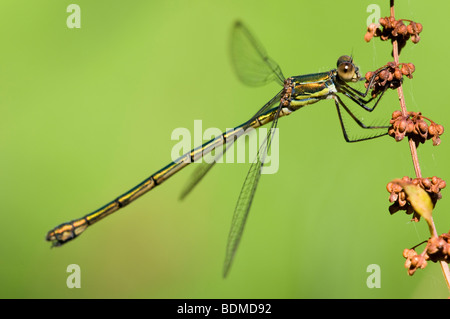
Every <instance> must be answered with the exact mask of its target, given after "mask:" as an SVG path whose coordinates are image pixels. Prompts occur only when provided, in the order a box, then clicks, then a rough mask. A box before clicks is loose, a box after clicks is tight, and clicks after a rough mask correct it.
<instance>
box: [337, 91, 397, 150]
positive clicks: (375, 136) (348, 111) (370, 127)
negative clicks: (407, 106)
mask: <svg viewBox="0 0 450 319" xmlns="http://www.w3.org/2000/svg"><path fill="white" fill-rule="evenodd" d="M334 103H335V104H336V110H337V112H338V116H339V122H340V123H341V128H342V133H343V134H344V139H345V141H346V142H348V143H354V142H360V141H366V140H371V139H374V138H377V137H380V136H384V135H387V134H388V132H384V133H379V134H376V135H373V136H369V137H364V138H358V139H350V138H349V137H348V134H347V130H346V129H345V124H344V121H343V119H342V114H341V110H340V107H341V106H342V107H343V108H344V110H345V111H346V112H347V113H348V114H349V115H350V116H351V118H352V119H353V120H354V121H355V122H356V123H357V124H358V125H359V126H360V127H361V128H363V129H382V128H386V129H387V128H389V126H371V125H365V124H364V123H363V122H361V121H360V120H359V119H358V118H357V117H356V116H355V115H354V114H353V113H352V112H351V111H350V109H349V108H348V107H347V106H346V105H345V104H344V103H343V102H342V100H341V99H340V98H339V97H338V96H335V101H334Z"/></svg>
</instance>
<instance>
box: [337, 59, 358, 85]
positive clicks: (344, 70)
mask: <svg viewBox="0 0 450 319" xmlns="http://www.w3.org/2000/svg"><path fill="white" fill-rule="evenodd" d="M337 72H338V75H339V77H340V78H341V79H342V80H344V81H345V82H349V81H352V80H353V78H354V77H355V66H354V65H353V63H351V62H342V63H340V64H339V65H338V68H337Z"/></svg>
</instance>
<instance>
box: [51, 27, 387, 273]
mask: <svg viewBox="0 0 450 319" xmlns="http://www.w3.org/2000/svg"><path fill="white" fill-rule="evenodd" d="M231 39H232V41H231V55H232V60H233V65H234V67H235V71H236V73H237V75H238V77H239V78H240V79H241V80H242V81H243V82H244V83H246V84H248V85H253V86H255V85H263V84H266V83H268V82H270V81H276V82H278V83H279V84H280V85H282V86H283V89H282V90H281V91H280V92H278V93H277V94H276V95H275V96H274V97H273V98H272V99H271V100H270V101H269V102H267V103H266V104H265V105H264V106H263V107H262V108H261V109H260V110H259V111H258V112H256V114H255V115H253V116H252V117H251V118H250V119H249V120H248V121H246V122H245V123H243V124H241V125H239V126H237V127H235V128H234V129H232V130H229V131H226V132H224V133H222V134H221V135H219V136H217V137H216V138H214V139H212V140H210V141H208V142H206V143H204V144H203V145H201V146H199V147H197V148H194V149H193V150H191V151H190V152H188V153H186V154H184V155H182V156H181V157H179V158H178V159H177V160H175V161H173V162H171V163H170V164H169V165H167V166H165V167H164V168H162V169H160V170H159V171H157V172H156V173H154V174H153V175H152V176H150V177H149V178H147V179H146V180H144V181H143V182H142V183H140V184H139V185H137V186H135V187H134V188H132V189H131V190H129V191H128V192H126V193H124V194H123V195H120V196H119V197H117V198H116V199H114V200H113V201H111V202H109V203H108V204H106V205H105V206H103V207H101V208H99V209H97V210H96V211H94V212H92V213H90V214H88V215H86V216H84V217H82V218H79V219H76V220H73V221H71V222H68V223H64V224H61V225H59V226H57V227H55V228H54V229H52V230H51V231H49V232H48V234H47V240H48V241H52V242H53V246H60V245H62V244H64V243H67V242H68V241H70V240H72V239H74V238H76V237H77V236H79V235H80V234H81V233H82V232H83V231H85V230H86V228H87V227H88V226H90V225H92V224H94V223H96V222H98V221H99V220H101V219H102V218H104V217H106V216H108V215H110V214H112V213H114V212H115V211H117V210H119V209H120V208H122V207H124V206H126V205H128V204H129V203H131V202H133V201H134V200H136V199H137V198H139V197H141V196H142V195H143V194H145V193H147V192H148V191H150V190H151V189H153V188H154V187H156V186H157V185H160V184H161V183H163V182H164V181H165V180H167V179H168V178H169V177H171V176H172V175H174V174H175V173H177V172H179V171H180V170H181V169H182V168H184V167H185V166H187V165H189V164H190V163H193V162H195V161H197V160H198V159H200V158H201V157H202V156H204V155H205V154H208V153H210V152H211V151H213V150H217V149H220V148H222V152H221V153H220V155H223V153H224V152H225V151H226V150H227V149H228V148H229V147H230V146H231V145H232V144H233V142H234V141H235V140H236V139H237V138H238V137H239V136H241V135H242V134H244V132H245V131H246V130H247V129H250V128H258V127H260V126H262V125H265V124H267V123H269V122H272V126H271V129H270V130H268V133H267V137H266V139H265V141H264V143H262V145H261V147H260V149H259V152H258V155H257V158H256V160H255V161H254V162H253V163H252V164H251V167H250V170H249V172H248V174H247V177H246V178H245V181H244V185H243V186H242V189H241V192H240V195H239V198H238V201H237V204H236V207H235V211H234V215H233V219H232V224H231V229H230V233H229V238H228V243H227V248H226V257H225V263H224V270H223V275H224V277H225V276H226V275H227V274H228V271H229V269H230V266H231V263H232V261H233V258H234V255H235V253H236V249H237V247H238V244H239V241H240V239H241V235H242V232H243V230H244V225H245V222H246V220H247V216H248V213H249V210H250V206H251V203H252V200H253V197H254V195H255V190H256V187H257V185H258V181H259V178H260V176H261V169H262V167H263V165H264V159H265V154H267V151H268V150H269V149H270V145H271V141H272V138H273V132H275V130H274V129H275V128H276V126H277V122H278V119H279V118H280V117H282V116H285V115H289V114H291V113H292V112H294V111H296V110H298V109H300V108H302V107H304V106H305V105H309V104H313V103H316V102H318V101H321V100H325V99H334V101H335V104H336V109H337V112H338V117H339V121H340V123H341V128H342V132H343V134H344V138H345V140H346V141H347V142H357V141H363V140H368V139H372V138H375V137H379V136H382V135H386V134H387V130H383V131H382V132H379V133H376V134H372V135H370V136H369V137H364V138H359V139H351V138H349V136H348V134H347V130H346V126H345V124H344V122H343V120H342V113H341V112H342V110H344V111H345V112H346V113H348V114H349V115H350V117H351V118H352V119H353V120H354V121H355V122H356V123H357V124H358V125H359V126H360V127H361V128H363V129H385V128H387V126H370V125H365V124H364V123H363V122H362V121H361V120H359V119H358V117H357V116H355V115H354V113H353V112H352V111H351V110H350V109H349V108H348V107H347V106H346V105H345V104H344V102H343V101H342V99H341V97H339V95H338V93H340V94H342V95H344V96H346V97H347V98H349V99H350V100H351V101H352V102H354V103H356V104H357V105H358V106H360V107H361V108H363V109H364V110H366V111H373V110H374V109H375V107H376V106H377V104H378V102H379V101H380V99H381V97H382V96H383V93H384V92H385V90H383V91H382V92H381V93H380V94H379V95H378V97H377V98H376V97H370V98H369V99H367V100H365V98H366V96H367V94H368V92H369V90H370V88H371V85H372V84H373V81H374V78H375V76H376V75H377V73H378V72H379V71H381V70H379V71H378V72H376V73H375V74H374V75H373V77H372V79H371V81H370V82H369V85H368V87H367V88H366V90H365V92H364V93H363V92H360V91H358V90H357V89H355V88H352V87H351V86H350V85H349V83H351V82H358V81H360V80H361V75H360V73H359V69H358V67H357V66H356V65H355V64H354V63H353V59H352V57H350V56H346V55H344V56H341V57H340V58H339V59H338V61H337V68H336V69H332V70H330V71H328V72H322V73H315V74H308V75H299V76H293V77H289V78H285V77H284V76H283V73H282V72H281V69H280V67H279V66H278V64H277V63H275V62H274V61H273V60H272V59H271V58H270V57H269V56H268V55H267V53H266V51H265V50H264V48H263V46H262V45H261V44H260V43H259V42H258V41H257V40H256V39H255V38H254V37H253V36H252V35H251V34H250V32H249V30H248V29H247V28H246V27H245V26H244V25H243V24H242V23H240V22H237V23H235V25H234V27H233V31H232V37H231ZM372 100H375V103H374V105H373V106H372V107H369V106H368V103H369V102H371V101H372ZM220 155H218V156H220ZM216 160H217V158H216ZM214 163H215V161H214V162H213V163H210V164H206V165H205V164H202V166H200V167H199V168H198V170H197V171H196V174H195V175H194V176H193V178H192V179H191V180H190V182H189V185H188V187H187V188H186V190H185V191H184V192H183V194H182V197H184V196H186V195H187V194H188V193H189V192H190V191H191V190H192V189H193V187H194V186H195V185H196V184H197V183H198V182H199V181H200V180H201V179H202V178H203V177H204V176H205V174H206V173H207V172H208V171H209V170H210V169H211V168H212V167H213V165H214Z"/></svg>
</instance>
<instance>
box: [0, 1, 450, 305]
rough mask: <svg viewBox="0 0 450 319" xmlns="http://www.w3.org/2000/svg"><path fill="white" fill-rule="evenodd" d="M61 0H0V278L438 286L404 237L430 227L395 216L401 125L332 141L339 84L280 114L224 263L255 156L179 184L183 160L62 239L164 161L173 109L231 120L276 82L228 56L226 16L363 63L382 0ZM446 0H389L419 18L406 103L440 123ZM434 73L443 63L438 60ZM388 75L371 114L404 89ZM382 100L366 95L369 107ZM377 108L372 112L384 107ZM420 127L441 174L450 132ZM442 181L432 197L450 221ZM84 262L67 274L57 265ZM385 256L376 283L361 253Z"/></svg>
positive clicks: (30, 294) (407, 58)
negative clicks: (256, 78) (386, 132)
mask: <svg viewBox="0 0 450 319" xmlns="http://www.w3.org/2000/svg"><path fill="white" fill-rule="evenodd" d="M70 3H72V2H69V1H61V0H40V1H17V0H14V1H12V0H3V1H2V2H1V4H0V34H1V35H0V41H1V50H0V105H1V108H0V110H1V116H0V121H1V123H0V154H1V155H0V180H1V183H0V187H1V192H0V194H1V195H0V196H1V197H0V199H1V214H0V223H1V232H0V243H1V244H0V297H2V298H414V297H417V298H445V297H447V296H448V290H447V288H446V285H445V283H444V280H443V276H442V274H441V271H440V267H439V266H438V265H436V264H433V263H430V264H429V265H428V267H427V268H426V269H424V270H419V271H418V272H417V273H416V274H415V275H414V276H413V277H409V276H408V275H407V273H406V269H405V268H404V266H403V264H404V259H403V257H402V251H403V249H404V248H407V247H408V248H409V247H412V246H414V245H415V244H417V243H419V242H421V241H422V240H424V239H427V238H428V229H427V226H426V224H425V223H424V222H420V223H418V224H415V223H412V222H410V221H409V220H410V217H409V216H406V215H405V214H404V213H398V214H396V215H394V216H390V215H389V212H388V207H389V202H388V197H389V194H388V192H387V191H386V189H385V187H386V184H387V183H388V182H389V181H390V180H392V179H394V178H399V177H402V176H404V175H409V176H413V175H414V172H413V166H412V162H411V158H410V155H409V148H408V144H407V142H406V141H403V142H400V143H396V142H395V141H394V140H393V139H392V138H388V137H383V138H380V139H378V140H373V141H370V142H364V143H357V144H347V143H345V141H344V139H343V137H342V134H341V131H340V126H339V122H338V120H337V116H336V111H335V107H334V103H333V102H332V101H324V102H321V103H318V104H315V105H313V106H311V107H307V108H305V109H302V110H300V111H298V112H296V113H294V114H292V115H291V116H289V117H287V118H283V119H281V120H280V122H279V127H280V131H279V134H280V169H279V171H278V173H277V174H275V175H264V176H263V177H262V179H261V181H260V185H259V188H258V190H257V193H256V196H255V200H254V204H253V207H252V209H251V212H250V216H249V219H248V223H247V226H246V229H245V232H244V236H243V238H242V242H241V245H240V247H239V250H238V252H237V255H236V258H235V262H234V264H233V267H232V269H231V273H230V275H229V277H228V278H227V279H226V280H224V279H223V278H222V276H221V274H222V264H223V260H224V257H225V245H226V240H227V237H228V231H229V227H230V223H231V218H232V213H233V210H234V205H235V202H236V200H237V197H238V194H239V191H240V188H241V185H242V183H243V180H244V178H245V174H246V171H247V169H248V165H246V164H229V165H217V167H216V168H215V169H214V170H213V171H212V172H211V173H210V175H208V177H207V178H206V179H205V180H204V181H203V182H202V183H201V184H200V185H199V186H198V188H197V189H196V190H195V191H194V192H193V193H192V194H191V196H189V197H188V198H187V199H186V200H185V201H184V202H180V201H178V200H177V199H178V195H179V194H180V192H181V190H182V188H183V186H184V185H185V183H186V182H187V181H188V179H189V177H190V174H191V173H192V171H193V169H192V167H188V168H186V169H185V170H184V171H183V172H181V173H180V174H178V175H177V176H176V177H174V178H173V179H171V180H169V181H167V182H166V183H164V185H162V186H161V187H158V188H156V189H155V190H154V191H152V192H151V193H149V194H147V195H146V196H145V197H143V198H141V199H139V200H138V201H136V202H135V203H133V204H132V205H130V206H128V207H127V208H125V209H124V210H121V211H120V212H118V213H116V214H114V215H113V216H111V217H108V218H107V219H105V220H104V221H102V222H101V223H99V224H98V225H95V226H93V227H92V229H89V230H88V231H86V233H85V234H83V235H82V236H81V237H80V238H78V239H77V240H75V241H73V242H71V243H69V244H67V245H66V246H64V247H60V248H56V249H50V243H48V242H46V241H45V235H46V233H47V231H48V230H50V229H51V228H52V227H54V226H56V225H58V224H60V223H62V222H65V221H69V220H72V219H75V218H78V217H81V216H83V215H85V214H87V213H89V212H91V211H93V210H94V209H96V208H98V207H100V206H101V205H103V204H105V203H106V202H108V201H110V200H112V199H114V198H115V196H117V195H120V194H121V193H123V192H125V191H127V190H128V189H129V188H131V187H133V186H134V185H135V184H137V183H139V182H141V181H142V180H143V179H145V178H146V177H148V176H150V175H151V174H152V173H153V172H155V171H157V170H158V169H159V168H161V167H162V166H164V165H166V164H168V163H169V162H170V152H171V149H172V147H173V146H174V145H175V143H176V141H172V140H171V139H170V136H171V133H172V131H173V130H174V129H175V128H178V127H186V128H188V129H190V130H193V124H194V120H195V119H201V120H203V128H204V129H206V128H208V127H218V128H220V129H225V128H228V127H232V126H235V125H237V124H240V123H242V122H243V121H245V120H246V119H248V118H249V116H251V115H253V113H254V112H255V111H256V110H258V109H259V108H260V107H261V106H262V105H263V104H264V103H265V102H266V101H268V100H269V99H270V98H271V97H272V96H273V95H274V94H275V93H276V92H278V90H279V87H277V85H276V84H271V85H268V86H266V87H263V88H249V87H246V86H244V85H243V84H241V83H240V82H239V81H238V80H237V78H236V77H235V75H234V74H233V71H232V68H231V65H230V59H229V54H228V42H229V34H230V30H231V26H232V24H233V22H234V21H235V20H236V19H241V20H242V21H244V22H245V23H246V24H247V25H248V26H249V27H250V29H251V30H252V31H253V32H254V33H255V35H256V36H257V37H258V39H259V40H260V41H261V42H262V43H263V44H264V46H265V47H266V49H267V50H268V52H269V53H270V55H271V57H273V58H274V59H275V60H276V61H277V62H278V63H279V64H280V66H281V67H282V68H283V71H284V74H285V75H286V76H289V75H298V74H306V73H313V72H319V71H326V70H329V69H331V68H333V67H335V63H336V59H337V58H338V57H339V56H340V55H342V54H353V56H354V57H355V61H356V62H357V64H358V65H359V66H360V68H361V70H362V72H363V73H365V72H367V71H369V70H374V69H376V68H378V67H380V66H381V65H383V64H385V63H386V62H388V61H391V60H392V58H391V57H390V44H389V43H388V42H381V41H379V40H378V39H375V41H371V42H370V43H365V42H364V39H363V37H364V34H365V32H366V19H367V17H368V16H369V13H367V12H366V8H367V6H368V5H369V4H372V3H378V4H379V5H380V7H381V10H382V11H381V15H382V16H386V15H388V10H389V8H388V1H387V0H385V1H361V0H358V1H356V0H355V1H325V2H324V1H301V0H296V1H245V2H244V1H206V0H205V1H195V0H193V1H143V0H142V1H127V2H124V1H111V0H108V1H106V0H97V1H83V0H78V1H76V3H77V4H78V5H79V6H80V7H81V19H82V20H81V29H69V28H67V26H66V19H67V17H68V15H69V13H67V12H66V8H67V6H68V5H69V4H70ZM449 12H450V3H449V2H448V1H443V0H442V1H437V2H434V3H433V8H430V6H429V5H427V4H425V3H424V2H423V1H408V2H400V1H398V5H397V7H396V16H397V17H402V18H409V19H413V20H415V21H418V22H421V23H422V24H423V26H424V30H423V32H422V34H421V38H422V39H421V41H420V42H419V44H417V45H413V44H412V43H411V42H409V43H408V44H407V46H406V48H405V49H404V51H403V52H402V55H401V57H400V58H401V61H403V62H413V63H414V64H415V65H416V72H415V73H414V79H413V80H406V81H405V96H406V101H407V106H408V108H409V109H410V110H413V111H418V110H420V111H422V112H424V114H425V115H426V116H429V117H430V118H432V119H434V120H435V121H437V122H439V123H440V124H442V125H444V127H448V124H449V118H450V110H449V107H448V104H449V103H448V101H447V100H446V93H447V89H445V85H446V84H445V82H444V81H445V77H443V75H445V74H448V72H449V71H450V70H449V66H448V65H447V64H446V62H445V56H447V53H448V51H449V49H450V43H449V42H448V41H446V40H445V34H446V33H445V32H446V30H445V28H447V27H446V25H445V24H442V21H446V20H447V19H448V13H449ZM441 77H442V79H441V80H439V81H438V80H437V79H438V78H441ZM396 96H397V95H396V92H394V91H389V92H388V93H387V94H386V97H385V98H384V99H383V101H382V104H381V105H380V106H379V110H377V111H376V112H374V115H375V116H376V118H378V119H379V118H380V117H381V118H382V119H385V118H386V116H388V117H389V114H390V113H392V111H393V110H396V109H398V108H399V106H398V99H397V97H396ZM375 113H376V114H375ZM383 116H384V117H383ZM447 134H448V133H446V134H444V135H443V137H442V144H441V146H439V147H433V146H431V143H428V144H427V145H421V146H420V148H419V158H420V163H421V167H422V171H423V175H424V176H433V175H437V176H439V177H441V178H444V179H447V180H448V179H449V177H450V166H449V165H448V163H449V157H450V146H449V145H450V144H449V140H448V137H447ZM447 194H448V191H447V190H444V191H443V196H444V198H443V199H442V200H441V201H440V202H439V203H438V205H437V207H436V210H435V212H434V216H435V221H436V225H437V228H438V232H439V233H443V232H447V231H448V230H449V228H450V200H449V199H448V196H447ZM69 264H78V265H79V266H80V267H81V289H68V288H67V286H66V278H67V276H68V275H69V274H68V273H67V272H66V267H67V266H68V265H69ZM370 264H377V265H379V266H380V267H381V288H379V289H375V288H374V289H369V288H368V287H367V285H366V279H367V277H368V276H369V275H370V274H369V273H367V272H366V269H367V266H368V265H370Z"/></svg>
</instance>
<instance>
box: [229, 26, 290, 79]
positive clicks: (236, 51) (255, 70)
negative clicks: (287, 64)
mask: <svg viewBox="0 0 450 319" xmlns="http://www.w3.org/2000/svg"><path fill="white" fill-rule="evenodd" d="M230 48H231V59H232V63H233V67H234V69H235V72H236V74H237V76H238V78H239V79H240V80H241V81H242V82H243V83H245V84H247V85H250V86H260V85H264V84H267V83H269V82H272V81H276V82H277V83H279V84H280V85H283V83H284V80H285V77H284V75H283V73H282V72H281V68H280V67H279V66H278V64H277V63H276V62H275V61H274V60H272V59H271V58H270V57H269V56H268V55H267V52H266V50H265V49H264V47H263V46H262V45H261V43H259V41H258V40H256V38H255V37H253V36H252V35H251V33H250V31H249V30H248V29H247V28H246V27H245V26H244V25H243V24H242V22H240V21H237V22H236V23H235V24H234V27H233V31H232V34H231V46H230Z"/></svg>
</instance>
